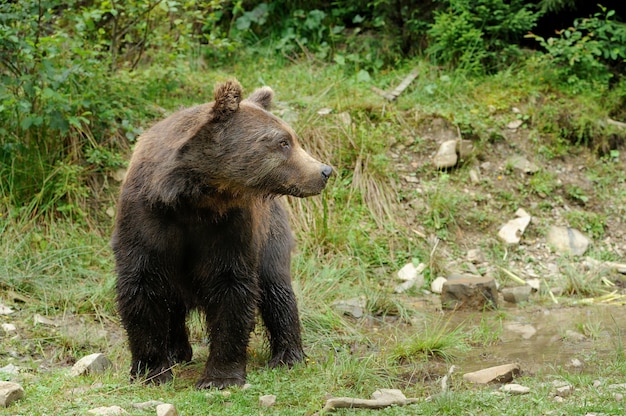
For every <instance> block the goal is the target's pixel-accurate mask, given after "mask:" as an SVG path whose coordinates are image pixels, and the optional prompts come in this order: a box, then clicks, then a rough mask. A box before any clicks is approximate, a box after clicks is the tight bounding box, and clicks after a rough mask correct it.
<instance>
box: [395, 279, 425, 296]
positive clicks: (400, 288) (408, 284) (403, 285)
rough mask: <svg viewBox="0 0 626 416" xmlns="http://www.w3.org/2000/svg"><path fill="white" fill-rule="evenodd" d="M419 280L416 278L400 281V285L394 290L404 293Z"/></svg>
mask: <svg viewBox="0 0 626 416" xmlns="http://www.w3.org/2000/svg"><path fill="white" fill-rule="evenodd" d="M423 282H424V278H423V277H422V283H423ZM416 283H417V282H416V281H415V280H407V281H406V282H402V283H400V284H399V285H398V286H396V287H395V288H394V289H393V291H394V293H404V292H406V291H407V290H409V289H411V288H412V287H413V286H415V284H416Z"/></svg>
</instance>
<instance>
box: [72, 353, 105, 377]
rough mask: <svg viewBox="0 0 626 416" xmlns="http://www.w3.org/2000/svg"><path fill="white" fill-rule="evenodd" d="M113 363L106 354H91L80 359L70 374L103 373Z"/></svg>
mask: <svg viewBox="0 0 626 416" xmlns="http://www.w3.org/2000/svg"><path fill="white" fill-rule="evenodd" d="M112 365H113V363H111V361H110V360H109V359H108V358H107V357H106V356H105V355H104V354H102V353H95V354H90V355H87V356H86V357H83V358H81V359H80V360H78V361H77V362H76V364H74V366H73V367H72V371H71V372H70V374H71V375H72V376H75V377H76V376H80V375H83V374H101V373H104V372H105V371H106V369H107V368H109V367H111V366H112Z"/></svg>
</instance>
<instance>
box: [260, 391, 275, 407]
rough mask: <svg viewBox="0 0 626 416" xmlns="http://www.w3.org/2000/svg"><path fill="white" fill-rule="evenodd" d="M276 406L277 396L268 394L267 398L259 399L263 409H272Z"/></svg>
mask: <svg viewBox="0 0 626 416" xmlns="http://www.w3.org/2000/svg"><path fill="white" fill-rule="evenodd" d="M275 404H276V396H275V395H273V394H266V395H265V396H261V397H259V406H261V407H272V406H274V405H275Z"/></svg>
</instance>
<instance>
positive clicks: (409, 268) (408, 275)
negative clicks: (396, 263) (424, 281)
mask: <svg viewBox="0 0 626 416" xmlns="http://www.w3.org/2000/svg"><path fill="white" fill-rule="evenodd" d="M424 269H426V265H425V264H424V263H420V264H419V265H418V266H417V267H415V265H413V263H407V264H405V265H404V266H403V267H402V268H401V269H400V270H398V279H400V280H415V279H417V278H418V276H419V274H420V273H422V272H423V271H424ZM420 286H421V285H420Z"/></svg>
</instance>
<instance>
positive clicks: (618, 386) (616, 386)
mask: <svg viewBox="0 0 626 416" xmlns="http://www.w3.org/2000/svg"><path fill="white" fill-rule="evenodd" d="M609 388H610V389H626V383H621V384H609Z"/></svg>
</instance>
